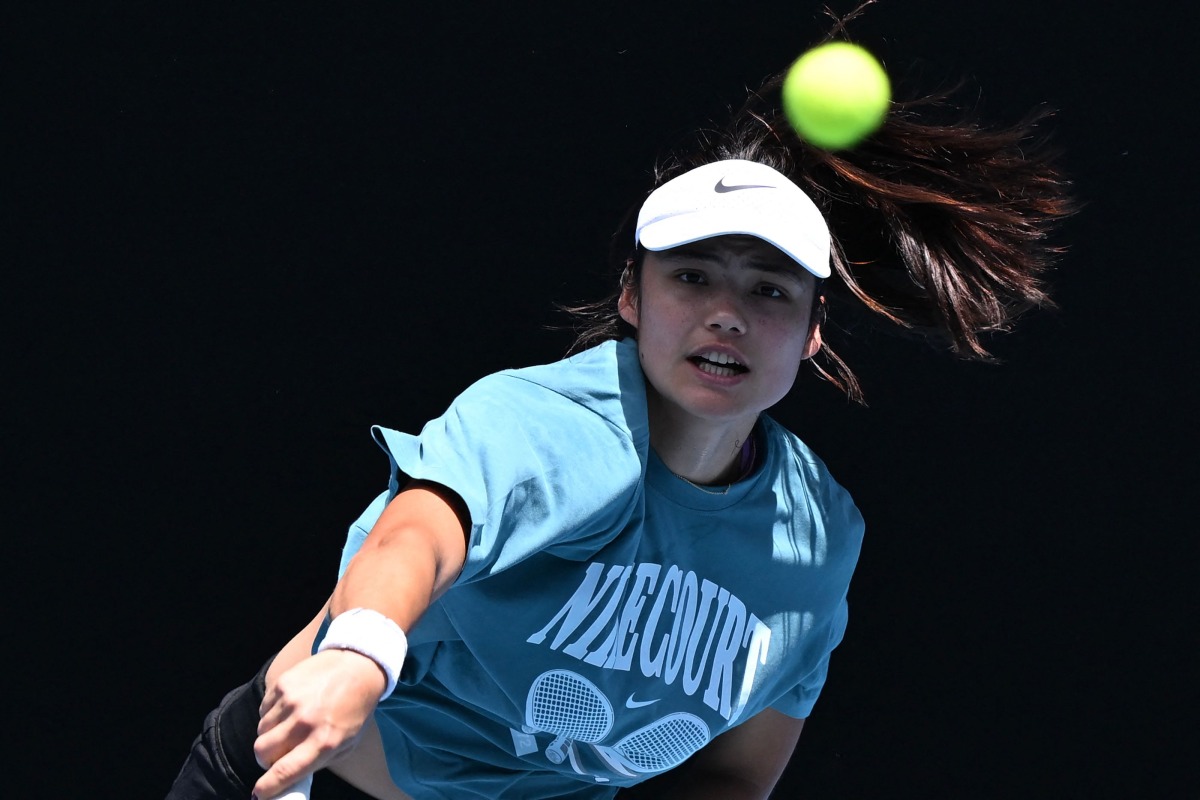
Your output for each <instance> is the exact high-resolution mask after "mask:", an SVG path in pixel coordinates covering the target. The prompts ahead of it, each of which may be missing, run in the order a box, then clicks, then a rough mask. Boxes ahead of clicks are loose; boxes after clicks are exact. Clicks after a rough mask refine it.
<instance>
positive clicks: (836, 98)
mask: <svg viewBox="0 0 1200 800" xmlns="http://www.w3.org/2000/svg"><path fill="white" fill-rule="evenodd" d="M782 91H783V113H784V115H785V116H786V117H787V120H788V122H790V123H791V124H792V127H793V128H795V129H796V132H797V133H798V134H800V136H801V137H802V138H804V139H806V140H808V141H809V142H810V143H812V144H814V145H816V146H817V147H820V148H822V149H824V150H843V149H845V148H848V147H853V146H854V145H856V144H858V143H859V142H861V141H862V140H863V139H865V138H867V137H868V136H870V135H871V134H872V133H874V132H875V130H876V129H877V128H878V127H879V126H880V125H881V124H883V118H884V116H885V115H886V114H887V109H888V104H889V103H890V102H891V99H892V87H891V84H890V82H889V81H888V76H887V73H886V72H884V71H883V67H882V66H880V64H879V62H878V61H876V60H875V57H874V56H872V55H871V54H870V53H868V52H867V51H866V50H864V49H863V48H861V47H859V46H858V45H856V44H850V43H849V42H829V43H828V44H823V45H818V46H817V47H814V48H813V49H811V50H809V51H808V52H807V53H804V54H803V55H802V56H800V58H798V59H796V62H795V63H794V64H792V66H791V68H790V69H789V70H788V73H787V76H786V77H784V79H783V89H782Z"/></svg>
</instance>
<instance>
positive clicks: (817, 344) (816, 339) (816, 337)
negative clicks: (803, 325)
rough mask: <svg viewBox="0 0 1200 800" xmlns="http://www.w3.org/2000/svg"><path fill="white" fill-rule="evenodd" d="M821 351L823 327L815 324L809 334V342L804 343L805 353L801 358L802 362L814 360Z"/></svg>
mask: <svg viewBox="0 0 1200 800" xmlns="http://www.w3.org/2000/svg"><path fill="white" fill-rule="evenodd" d="M820 349H821V325H820V323H813V326H812V330H810V331H809V333H808V341H807V342H805V343H804V353H803V354H802V355H801V356H800V358H801V359H802V360H804V359H809V358H812V357H813V356H815V355H816V354H817V352H818V351H820Z"/></svg>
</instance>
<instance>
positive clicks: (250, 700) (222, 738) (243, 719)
mask: <svg viewBox="0 0 1200 800" xmlns="http://www.w3.org/2000/svg"><path fill="white" fill-rule="evenodd" d="M269 666H271V661H267V663H266V664H263V666H262V669H260V670H259V671H258V674H257V675H255V676H254V677H253V678H252V679H251V680H250V682H249V683H246V684H243V685H242V686H239V687H238V688H236V689H234V690H233V691H232V692H230V693H229V694H227V695H225V698H224V699H223V700H221V702H220V704H219V705H218V706H217V707H216V708H215V709H213V710H212V711H211V712H209V714H208V716H207V717H205V718H204V729H203V730H202V731H201V732H200V735H199V736H197V737H196V740H195V741H194V742H193V743H192V750H191V752H190V753H188V757H187V760H186V761H184V763H183V769H181V770H180V771H179V776H178V777H176V778H175V783H174V784H173V785H172V786H171V791H170V792H168V793H167V797H166V800H249V798H250V790H251V789H252V788H253V787H254V783H255V781H257V780H258V779H259V777H260V776H261V775H262V774H263V768H262V767H260V766H259V765H258V762H257V761H255V760H254V740H255V739H256V738H257V736H258V708H259V705H260V704H261V703H262V699H263V694H264V693H265V692H266V679H267V668H268V667H269ZM312 796H313V800H374V798H372V797H371V795H369V794H367V793H365V792H363V791H360V790H359V789H356V788H355V787H353V786H351V785H350V784H348V783H346V782H345V781H343V780H342V779H341V778H339V777H338V776H336V775H334V774H333V773H332V772H329V771H328V770H320V771H318V772H317V774H316V775H314V776H313V790H312ZM264 800H265V798H264Z"/></svg>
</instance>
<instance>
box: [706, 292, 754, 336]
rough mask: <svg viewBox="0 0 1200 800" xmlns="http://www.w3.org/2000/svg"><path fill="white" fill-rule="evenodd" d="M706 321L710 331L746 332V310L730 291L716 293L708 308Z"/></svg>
mask: <svg viewBox="0 0 1200 800" xmlns="http://www.w3.org/2000/svg"><path fill="white" fill-rule="evenodd" d="M705 322H706V327H707V328H708V329H709V330H710V331H725V332H727V333H736V334H742V333H745V332H746V315H745V312H744V311H743V310H742V308H741V305H740V304H739V303H738V302H737V300H736V299H735V298H734V297H732V296H731V295H730V294H729V293H728V292H719V293H715V296H714V297H713V299H712V302H711V303H710V304H709V307H708V309H707V312H706V320H705Z"/></svg>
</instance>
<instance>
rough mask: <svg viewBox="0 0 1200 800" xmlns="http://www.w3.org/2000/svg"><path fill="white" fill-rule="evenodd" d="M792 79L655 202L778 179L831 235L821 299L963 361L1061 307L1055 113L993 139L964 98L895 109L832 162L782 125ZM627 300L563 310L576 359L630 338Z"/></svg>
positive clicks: (674, 165) (1061, 200)
mask: <svg viewBox="0 0 1200 800" xmlns="http://www.w3.org/2000/svg"><path fill="white" fill-rule="evenodd" d="M864 7H865V6H864ZM860 10H861V8H860ZM836 30H841V26H840V24H839V26H838V28H837V29H836ZM784 75H785V73H780V74H777V75H774V76H772V77H770V78H768V79H767V81H766V82H765V83H764V84H763V86H762V87H761V88H760V89H759V90H758V91H756V92H752V93H751V95H750V97H749V99H748V100H747V102H746V103H745V104H744V105H743V106H742V107H741V108H740V109H739V110H737V111H736V112H735V113H734V114H733V115H732V117H731V119H730V120H729V122H728V123H727V124H726V125H724V126H722V127H715V128H706V129H703V130H701V131H699V132H698V133H697V135H696V137H695V139H694V141H693V142H692V143H691V144H690V146H687V147H685V148H683V149H680V150H678V151H676V152H675V153H673V154H671V155H670V156H669V157H667V158H666V159H664V160H663V161H662V162H661V163H660V164H659V165H658V168H657V169H656V171H655V175H654V181H653V187H651V191H652V190H653V188H654V187H657V186H661V185H662V184H663V183H665V182H666V181H668V180H671V179H672V178H674V177H676V176H677V175H680V174H682V173H684V172H687V171H688V170H690V169H693V168H695V167H698V166H702V165H704V164H707V163H711V162H713V161H720V160H724V159H734V158H737V159H746V160H749V161H757V162H760V163H763V164H767V165H769V166H771V167H773V168H775V169H776V170H778V171H780V172H782V173H783V174H785V175H787V176H788V177H789V178H790V179H791V180H792V181H793V182H795V183H796V184H797V185H798V186H800V187H801V188H802V189H804V190H805V192H807V193H808V195H809V196H810V197H812V199H813V200H814V201H815V202H816V203H817V205H818V206H819V207H820V208H821V210H822V211H823V213H824V214H825V217H826V220H827V222H828V223H829V227H830V230H831V232H832V234H833V240H834V245H833V251H832V253H831V258H832V263H833V270H834V273H833V276H832V277H831V278H830V279H829V280H827V281H825V282H824V286H823V293H824V294H825V296H826V297H828V298H829V300H830V302H831V303H832V304H833V306H834V313H837V309H838V307H839V306H842V307H846V306H848V305H854V306H858V307H859V308H861V309H865V310H867V311H868V312H870V316H872V317H874V318H876V319H880V320H883V321H886V322H887V323H889V324H890V326H891V327H892V328H895V329H901V330H907V331H909V332H911V333H914V334H917V335H919V336H921V337H923V338H925V339H926V340H927V341H929V342H931V343H934V344H940V345H942V346H948V347H949V349H950V350H951V351H952V352H954V353H956V354H958V355H960V356H962V357H965V358H971V359H978V360H991V358H992V356H991V354H990V353H989V352H988V350H987V349H986V347H985V346H984V343H983V340H982V338H981V336H982V335H983V334H985V333H989V332H993V331H1005V330H1009V329H1010V327H1011V325H1012V322H1013V321H1014V320H1015V319H1016V317H1017V316H1019V315H1020V314H1021V313H1022V312H1024V311H1026V310H1028V309H1030V308H1033V307H1037V306H1042V307H1046V306H1052V305H1053V303H1052V301H1051V300H1050V298H1049V296H1048V294H1047V290H1046V287H1045V284H1044V278H1045V274H1046V272H1047V271H1048V270H1049V269H1050V267H1051V266H1052V265H1053V263H1054V261H1055V259H1056V258H1057V257H1058V256H1059V255H1060V253H1061V249H1062V248H1060V247H1058V246H1055V245H1054V244H1052V243H1051V242H1050V241H1049V239H1048V237H1049V234H1050V233H1051V232H1052V230H1053V229H1054V227H1055V226H1056V225H1057V223H1059V222H1060V221H1061V220H1062V219H1064V218H1065V217H1066V216H1068V215H1069V214H1071V213H1072V212H1073V211H1074V208H1075V206H1074V202H1073V201H1072V199H1071V197H1070V196H1069V194H1068V191H1067V190H1068V184H1067V182H1066V181H1065V180H1064V178H1063V177H1062V175H1061V174H1060V172H1059V171H1058V169H1057V168H1056V167H1055V165H1054V163H1053V162H1054V158H1055V155H1056V153H1055V151H1054V150H1053V149H1052V148H1051V147H1050V146H1049V143H1048V140H1047V137H1046V136H1045V135H1044V133H1042V131H1041V126H1042V125H1043V124H1044V123H1045V121H1046V119H1047V118H1048V117H1049V116H1050V112H1049V111H1048V110H1046V109H1041V110H1038V111H1036V112H1034V113H1032V114H1030V115H1029V116H1028V117H1027V118H1025V119H1024V120H1021V121H1020V122H1018V123H1016V124H1012V125H1008V126H1006V127H985V126H983V125H982V124H980V123H979V122H978V121H977V120H976V119H974V117H973V116H972V115H971V114H970V113H968V112H964V111H961V110H957V109H955V107H954V105H953V104H952V102H951V99H952V95H953V93H943V94H941V95H938V96H932V97H924V98H921V99H917V100H910V101H905V102H894V103H893V105H892V108H891V109H890V110H889V112H888V115H887V118H886V120H885V121H884V124H883V126H882V127H881V128H880V129H879V130H878V131H877V132H876V133H875V134H874V135H872V136H871V137H870V138H869V139H867V140H866V141H865V142H863V143H862V144H860V145H859V146H857V147H855V148H853V149H851V150H846V151H840V152H826V151H823V150H819V149H817V148H815V147H812V146H810V145H808V144H807V143H805V142H804V141H802V140H801V139H800V138H799V137H798V136H797V135H796V134H795V133H794V131H793V130H792V128H791V126H790V125H788V124H787V122H786V121H785V119H784V117H783V114H782V112H781V111H780V86H781V84H782V82H783V78H784ZM647 194H649V191H648V192H647ZM640 205H641V201H639V202H638V204H637V205H636V206H635V207H634V208H632V209H631V210H630V211H629V212H628V213H627V214H626V218H625V219H624V220H623V222H622V224H621V226H620V229H619V230H618V231H617V232H616V234H615V238H614V240H613V242H614V252H613V259H612V261H613V265H614V267H615V268H616V270H617V271H619V273H620V275H621V278H620V282H621V285H622V286H624V285H626V284H627V283H629V282H632V283H630V285H632V286H634V288H636V284H637V280H638V273H639V270H640V264H641V254H640V253H638V252H637V251H636V250H635V249H634V248H633V225H634V221H635V219H636V214H637V208H638V207H640ZM618 296H619V287H618V291H617V292H616V293H614V294H613V295H612V296H610V297H608V298H606V299H605V300H602V301H600V302H598V303H591V304H585V305H580V306H574V307H569V308H566V309H565V310H566V311H568V312H569V313H571V314H572V315H573V316H574V318H575V320H576V326H575V329H576V331H577V338H576V341H575V344H574V346H573V347H572V352H575V351H578V350H580V349H583V348H585V347H589V346H592V345H594V344H598V343H599V342H602V341H605V340H608V339H613V338H621V337H624V336H629V335H632V334H633V329H632V328H631V327H630V326H629V325H627V324H626V323H625V322H624V321H623V320H621V319H620V317H619V316H618V315H617V311H616V298H617V297H618ZM824 333H825V335H824V337H823V338H824V340H825V344H824V346H823V347H822V349H821V352H820V353H818V355H817V356H816V357H815V358H814V359H813V363H814V366H815V368H816V370H817V371H818V372H819V373H820V374H821V375H822V376H823V377H824V378H826V379H827V380H829V381H831V382H832V383H833V384H834V385H835V386H837V387H839V388H840V389H842V390H843V391H844V392H845V393H846V394H847V396H848V397H850V398H851V399H852V400H855V401H857V402H862V400H863V394H862V390H861V387H860V385H859V382H858V380H857V378H855V376H854V373H853V372H852V371H851V370H850V368H849V367H848V366H847V365H846V364H845V363H844V362H843V361H842V359H841V358H839V357H838V355H837V353H836V352H835V351H834V349H833V348H832V347H831V346H830V342H829V340H830V338H834V337H831V336H830V335H829V331H825V332H824Z"/></svg>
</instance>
